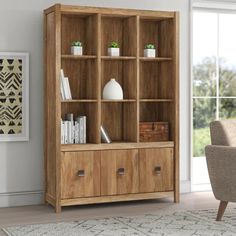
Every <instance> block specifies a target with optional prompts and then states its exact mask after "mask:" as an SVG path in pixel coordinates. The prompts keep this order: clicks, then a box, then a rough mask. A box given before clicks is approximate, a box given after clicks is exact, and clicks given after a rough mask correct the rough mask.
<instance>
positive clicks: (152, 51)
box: [144, 49, 156, 57]
mask: <svg viewBox="0 0 236 236" xmlns="http://www.w3.org/2000/svg"><path fill="white" fill-rule="evenodd" d="M144 57H156V49H144Z"/></svg>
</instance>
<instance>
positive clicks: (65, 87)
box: [60, 69, 72, 101]
mask: <svg viewBox="0 0 236 236" xmlns="http://www.w3.org/2000/svg"><path fill="white" fill-rule="evenodd" d="M60 90H61V100H63V101H64V100H71V99H72V96H71V90H70V83H69V79H68V77H65V76H64V71H63V69H61V74H60Z"/></svg>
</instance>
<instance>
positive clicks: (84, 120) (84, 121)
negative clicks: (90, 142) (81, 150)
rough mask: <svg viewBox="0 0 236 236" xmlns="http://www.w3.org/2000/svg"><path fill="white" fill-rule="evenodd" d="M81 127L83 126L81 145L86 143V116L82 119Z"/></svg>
mask: <svg viewBox="0 0 236 236" xmlns="http://www.w3.org/2000/svg"><path fill="white" fill-rule="evenodd" d="M83 125H84V135H83V138H84V142H83V143H86V116H84V117H83Z"/></svg>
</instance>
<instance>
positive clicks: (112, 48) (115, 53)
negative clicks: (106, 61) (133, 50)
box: [108, 41, 120, 57]
mask: <svg viewBox="0 0 236 236" xmlns="http://www.w3.org/2000/svg"><path fill="white" fill-rule="evenodd" d="M108 56H112V57H119V56H120V48H119V44H118V43H117V42H114V41H113V42H111V43H110V44H109V47H108Z"/></svg>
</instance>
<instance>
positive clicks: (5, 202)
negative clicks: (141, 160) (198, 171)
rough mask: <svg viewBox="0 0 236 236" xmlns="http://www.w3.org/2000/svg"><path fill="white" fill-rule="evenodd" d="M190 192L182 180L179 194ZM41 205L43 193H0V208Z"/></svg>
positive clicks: (188, 186) (187, 183)
mask: <svg viewBox="0 0 236 236" xmlns="http://www.w3.org/2000/svg"><path fill="white" fill-rule="evenodd" d="M189 192H191V182H190V181H189V180H182V181H181V182H180V193H189ZM42 203H43V191H41V190H36V191H24V192H11V193H0V207H12V206H26V205H39V204H42Z"/></svg>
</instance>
